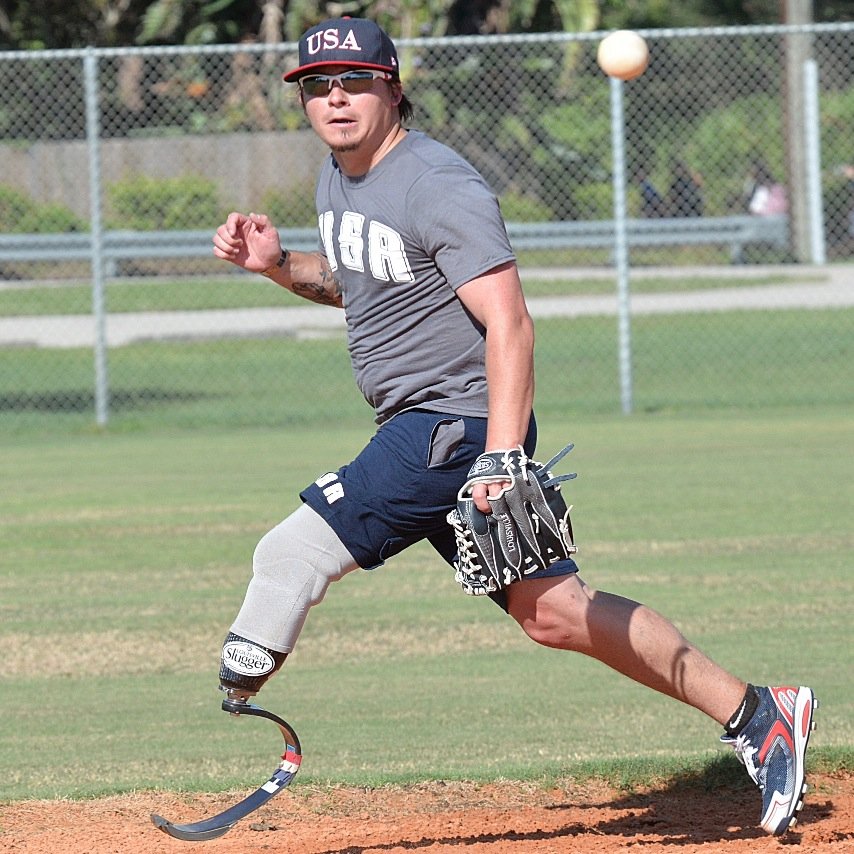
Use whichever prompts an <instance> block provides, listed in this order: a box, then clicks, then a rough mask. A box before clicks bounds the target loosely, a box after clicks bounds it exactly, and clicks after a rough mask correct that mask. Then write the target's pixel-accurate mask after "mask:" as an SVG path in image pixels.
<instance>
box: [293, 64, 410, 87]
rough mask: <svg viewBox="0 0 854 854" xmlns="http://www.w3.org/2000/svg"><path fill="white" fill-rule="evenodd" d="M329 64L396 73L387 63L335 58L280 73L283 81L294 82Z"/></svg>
mask: <svg viewBox="0 0 854 854" xmlns="http://www.w3.org/2000/svg"><path fill="white" fill-rule="evenodd" d="M330 65H346V66H347V67H348V68H374V69H376V70H377V71H387V72H388V73H389V74H394V75H396V74H397V69H396V68H391V67H389V66H388V65H379V64H378V63H376V62H336V61H335V60H331V61H330V60H328V59H327V60H324V61H323V62H312V63H310V64H308V65H301V66H300V67H299V68H294V69H293V71H287V72H285V73H284V74H283V75H282V80H284V81H285V83H295V82H296V81H297V80H299V79H300V77H305V76H306V75H307V74H311V72H312V71H316V70H317V69H319V68H327V67H328V66H330Z"/></svg>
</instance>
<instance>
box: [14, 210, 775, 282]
mask: <svg viewBox="0 0 854 854" xmlns="http://www.w3.org/2000/svg"><path fill="white" fill-rule="evenodd" d="M507 230H508V234H509V236H510V240H511V242H512V244H513V247H514V249H516V250H517V251H519V250H525V249H581V248H585V249H591V248H593V249H595V248H601V249H608V248H612V247H613V245H614V234H615V229H614V222H613V220H591V221H585V222H582V221H569V222H540V223H519V222H510V223H508V224H507ZM279 234H280V235H281V239H282V244H283V245H284V246H287V247H288V248H290V249H297V250H304V251H305V250H311V249H314V248H316V247H317V232H316V231H315V229H313V228H285V229H280V230H279ZM626 236H627V240H628V244H629V246H630V247H655V246H681V245H698V244H709V245H720V246H727V247H729V251H730V259H731V260H732V262H733V263H738V262H740V261H741V259H742V254H743V251H744V247H745V246H747V245H749V244H766V245H771V246H774V247H775V248H778V249H785V248H786V247H787V246H788V245H789V234H788V217H786V216H785V215H779V216H766V217H760V216H747V215H745V216H724V217H696V218H662V219H629V220H626ZM211 238H212V230H211V229H204V230H194V231H105V232H104V233H103V239H102V244H101V252H102V256H103V258H104V261H105V264H106V270H105V272H106V273H107V275H114V274H115V270H116V269H117V264H118V263H119V262H122V261H130V260H133V259H135V258H136V259H139V258H148V259H150V258H211V257H213V256H212V248H211V246H212V244H211ZM91 258H92V240H91V237H90V235H89V234H88V233H85V232H72V233H67V234H64V233H52V234H0V265H2V264H4V263H12V262H31V261H89V260H90V259H91Z"/></svg>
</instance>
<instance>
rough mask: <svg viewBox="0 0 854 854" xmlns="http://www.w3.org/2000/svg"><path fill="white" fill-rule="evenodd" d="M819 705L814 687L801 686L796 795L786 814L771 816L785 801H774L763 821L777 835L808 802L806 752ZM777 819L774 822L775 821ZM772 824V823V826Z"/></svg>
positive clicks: (797, 715) (796, 727) (796, 724)
mask: <svg viewBox="0 0 854 854" xmlns="http://www.w3.org/2000/svg"><path fill="white" fill-rule="evenodd" d="M817 708H818V700H817V699H816V697H815V695H814V694H813V692H812V690H811V689H810V688H804V687H801V688H798V695H797V697H796V699H795V710H794V716H793V721H794V725H793V727H792V729H793V733H792V735H793V751H792V752H793V755H794V760H795V762H794V765H795V767H794V777H795V781H794V787H793V794H792V798H791V799H790V800H789V801H788V803H789V804H790V805H792V806H791V807H790V808H789V809H787V810H786V811H785V813H784V815H783V817H782V818H776V817H774V818H773V819H772V818H771V816H772V814H773V813H774V812H775V811H777V812H779V809H780V807H782V806H783V803H778V804H772V806H771V807H770V808H769V810H767V811H766V815H767V818H766V819H765V821H763V822H762V827H763V828H764V829H765V830H766V831H768V833H770V834H772V835H773V836H782V835H783V834H784V833H785V832H786V831H787V830H789V829H791V828H792V827H794V826H795V825H796V824H797V821H798V813H800V811H801V810H802V809H803V806H804V795H805V794H806V793H807V789H808V788H809V786H808V785H807V782H806V753H807V746H808V744H809V740H810V735H811V734H812V733H813V731H814V730H815V721H814V720H813V715H814V712H815V710H816V709H817ZM772 822H773V823H772ZM769 825H770V826H769Z"/></svg>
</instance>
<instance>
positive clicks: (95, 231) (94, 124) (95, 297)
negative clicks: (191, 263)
mask: <svg viewBox="0 0 854 854" xmlns="http://www.w3.org/2000/svg"><path fill="white" fill-rule="evenodd" d="M83 81H84V86H85V96H86V149H87V152H88V159H89V233H90V236H91V241H92V242H91V255H90V262H91V268H92V319H93V322H94V324H95V352H94V356H95V421H96V422H97V423H98V424H99V425H105V424H106V423H107V420H108V418H109V408H110V404H109V400H110V392H109V381H108V377H107V320H106V308H105V297H104V232H103V223H102V221H101V139H100V122H99V120H98V117H99V106H98V57H97V53H96V51H95V48H92V47H89V48H87V50H86V54H85V56H84V58H83Z"/></svg>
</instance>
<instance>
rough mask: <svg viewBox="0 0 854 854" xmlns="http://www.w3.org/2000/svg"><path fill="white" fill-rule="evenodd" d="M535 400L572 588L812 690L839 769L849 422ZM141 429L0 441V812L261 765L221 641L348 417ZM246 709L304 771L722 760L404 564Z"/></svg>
mask: <svg viewBox="0 0 854 854" xmlns="http://www.w3.org/2000/svg"><path fill="white" fill-rule="evenodd" d="M544 335H547V333H544ZM841 335H842V332H841V331H840V336H841ZM152 346H153V345H152ZM245 346H249V345H248V344H247V345H245ZM129 349H132V348H129ZM188 350H193V348H188ZM139 352H140V351H137V353H139ZM146 352H148V351H146ZM119 355H120V358H123V359H130V358H131V357H132V355H133V354H131V353H127V352H125V353H122V354H119ZM5 357H6V356H5V354H4V358H5ZM544 370H548V367H547V366H546V367H544ZM659 381H660V382H664V378H660V379H659ZM289 382H290V380H289ZM549 388H550V387H549V386H548V385H546V386H543V385H542V384H541V398H542V399H543V407H542V414H541V440H540V448H541V451H542V453H543V455H547V454H548V453H549V452H550V451H551V450H552V449H556V448H557V447H558V446H559V445H560V444H561V443H563V442H564V441H573V442H575V444H576V450H575V451H574V452H573V453H572V454H571V455H570V457H569V458H568V464H569V465H570V466H571V468H572V470H576V471H578V472H579V477H578V479H577V480H576V481H573V483H572V484H571V486H570V488H569V493H568V497H569V500H570V501H571V502H572V503H573V504H574V505H575V507H576V509H575V511H574V513H573V518H574V523H575V527H576V535H577V539H578V541H579V543H580V546H581V554H580V564H581V566H582V571H583V575H584V577H585V579H586V580H587V581H588V583H590V584H591V585H593V586H595V587H599V588H602V589H606V590H611V591H613V592H619V593H622V594H624V595H627V596H630V597H635V598H639V599H642V600H643V601H645V602H646V603H647V604H649V605H651V606H653V607H655V608H657V609H658V610H661V611H663V612H664V613H666V614H667V615H668V616H670V617H671V618H672V619H673V620H674V622H676V624H677V625H678V626H679V627H680V628H682V629H683V630H684V631H685V632H686V634H688V635H689V636H690V637H691V638H692V639H693V640H695V641H696V642H697V643H698V644H699V645H700V646H701V647H703V648H704V649H706V650H707V651H708V652H709V653H710V654H711V655H712V656H713V657H714V658H716V659H717V660H719V661H720V662H721V663H723V664H725V665H726V666H728V667H729V668H730V669H732V670H734V671H736V672H738V673H739V674H742V675H743V676H744V677H745V678H748V679H750V680H751V681H754V682H757V683H760V684H762V683H767V682H769V681H770V682H774V681H786V682H789V681H791V682H806V683H809V684H810V685H812V686H814V688H815V690H816V692H817V694H818V696H819V697H820V699H821V702H822V706H821V709H820V715H819V718H818V721H819V727H820V728H819V729H818V731H817V732H816V734H815V737H814V742H813V744H814V746H815V757H816V759H815V760H814V761H817V762H821V763H824V764H825V765H833V766H838V765H845V766H847V767H852V765H854V679H852V666H851V649H852V642H853V641H854V631H852V619H851V618H852V608H851V603H852V592H854V591H852V587H854V581H852V571H851V561H850V556H851V553H852V551H851V549H852V545H854V530H852V522H851V518H852V512H851V510H852V506H854V505H852V498H854V494H853V493H854V490H853V489H852V483H854V454H852V435H854V434H853V433H852V426H854V423H853V422H854V419H852V410H851V408H850V406H848V405H847V404H845V405H839V404H836V405H834V404H830V403H827V402H825V403H823V404H822V403H819V404H816V405H809V406H800V407H798V406H794V405H793V406H789V407H782V406H777V407H765V408H763V407H751V406H749V405H746V406H741V407H728V408H726V407H724V408H720V409H718V410H702V409H698V410H696V411H681V412H670V411H666V410H664V409H661V408H659V409H655V410H654V411H653V410H652V409H650V411H649V412H643V411H641V412H639V413H638V414H637V415H635V416H632V417H631V418H625V417H622V416H619V415H614V414H607V413H599V414H594V415H578V414H575V412H571V413H569V414H567V412H566V411H564V412H563V413H561V410H560V405H559V402H558V400H556V399H555V398H554V397H553V395H554V394H555V391H554V389H553V386H552V387H551V389H552V390H551V392H550V391H549ZM283 393H284V392H283ZM550 393H551V395H552V397H550V396H549V394H550ZM815 393H816V394H818V392H815ZM804 394H806V383H805V385H804ZM182 405H183V404H181V403H180V402H176V403H173V404H172V408H173V409H180V407H181V406H182ZM159 411H160V413H161V424H160V425H159V426H156V425H154V424H153V423H147V424H146V423H143V422H141V421H137V422H134V424H133V429H118V430H111V431H109V432H103V433H102V432H97V431H94V430H91V429H88V428H83V429H78V428H76V427H74V423H73V422H67V421H63V420H62V419H60V420H59V423H61V424H63V425H64V428H63V429H61V430H53V431H50V430H48V429H46V427H45V424H46V421H45V420H44V419H49V418H50V417H51V416H50V415H49V414H46V413H37V414H36V415H34V416H33V418H34V419H35V420H34V421H33V425H34V426H35V428H36V429H33V430H24V429H20V424H19V425H18V428H17V429H13V430H9V431H6V432H0V482H2V489H0V539H2V542H3V549H2V552H0V591H2V593H1V594H0V644H2V649H3V657H2V660H3V667H2V668H0V679H1V680H2V685H0V690H2V697H3V699H2V711H3V713H2V716H1V717H0V767H2V769H3V774H2V783H0V799H20V798H30V797H57V796H62V797H64V796H71V797H82V796H90V795H97V794H101V793H109V792H118V791H127V790H131V789H143V788H152V787H154V788H179V789H196V790H222V789H226V788H229V787H232V786H249V785H257V784H258V783H259V782H260V781H261V780H262V779H263V777H264V775H265V774H267V773H269V771H270V770H271V768H272V766H273V764H275V756H276V751H277V750H280V738H279V736H278V734H277V731H276V730H275V728H274V727H272V726H271V725H269V724H265V723H262V722H257V721H247V720H233V719H231V718H229V717H228V716H226V715H225V714H224V713H223V712H221V711H220V710H219V703H220V699H221V695H220V694H219V692H218V691H217V690H216V682H217V679H216V671H217V666H218V656H219V646H220V643H221V640H222V637H223V636H224V634H225V632H226V630H227V628H228V625H229V623H230V621H231V619H232V618H233V616H234V614H235V612H236V609H237V607H238V606H239V604H240V601H241V599H242V595H243V591H244V589H245V585H246V581H247V578H248V574H249V571H250V562H251V555H252V550H253V548H254V545H255V543H256V542H257V540H258V538H259V537H260V536H261V535H262V534H263V533H264V532H265V531H266V530H267V529H268V528H269V527H270V526H272V525H273V524H275V523H276V522H277V521H278V520H279V519H280V518H281V517H282V516H284V515H285V514H287V513H288V512H289V511H290V510H291V509H292V508H293V507H294V506H295V503H296V501H297V500H298V499H297V498H296V493H297V491H298V490H299V489H300V488H301V487H302V486H303V485H304V484H305V483H307V482H309V481H310V480H312V479H313V478H314V477H316V476H317V475H318V474H319V473H321V472H323V471H325V470H326V468H327V467H331V466H334V465H337V464H339V463H340V462H342V461H345V460H346V459H349V458H350V457H351V456H352V455H353V454H355V453H356V452H357V451H358V449H359V448H360V447H361V445H362V443H363V442H364V441H365V440H366V438H367V437H368V436H369V435H370V432H371V425H370V418H369V416H368V415H365V417H364V419H363V421H362V423H361V425H360V426H355V421H356V420H357V419H356V418H355V417H350V416H348V417H346V418H343V419H342V421H341V423H337V422H335V420H334V419H330V418H328V417H327V420H326V422H325V423H323V424H322V427H321V426H320V424H321V422H319V421H315V422H314V423H311V422H310V421H309V420H307V421H306V423H295V424H294V423H291V424H283V425H281V426H277V427H256V428H248V427H246V426H241V425H228V424H227V423H226V424H221V425H219V426H216V427H201V426H196V427H194V428H193V429H183V427H182V424H181V418H178V420H177V421H176V422H174V423H170V422H169V412H170V407H169V406H168V405H166V404H164V405H161V407H160V408H159ZM354 412H355V409H354ZM53 417H54V418H57V416H55V415H54V416H53ZM82 417H83V416H82V415H81V418H82ZM259 701H261V702H262V705H265V706H266V707H268V708H270V709H271V710H274V711H276V712H278V713H279V714H282V715H283V716H284V717H286V718H287V719H288V720H289V721H290V722H291V723H292V724H293V725H294V727H295V728H296V729H297V731H298V733H299V735H300V737H301V739H302V741H303V747H304V751H305V757H306V758H305V762H304V765H303V771H302V772H301V774H300V779H301V780H305V781H316V782H317V781H327V780H329V781H335V782H341V783H353V784H370V783H380V782H384V781H405V780H415V779H425V778H426V779H431V778H470V779H490V778H496V777H516V778H525V779H533V780H536V779H541V778H548V777H550V776H554V775H560V774H571V773H574V772H575V771H578V770H580V769H581V770H584V772H585V773H604V772H605V771H606V770H607V771H608V773H617V774H626V773H630V769H636V768H641V769H642V770H641V772H640V773H643V774H651V773H669V772H674V773H675V772H676V771H678V770H679V769H681V768H684V767H686V765H690V764H691V763H700V764H702V763H708V762H713V761H714V760H715V758H716V757H720V756H721V754H722V752H723V750H724V749H723V748H721V747H720V746H718V745H717V744H716V739H717V736H718V735H719V731H718V727H717V726H716V725H715V724H714V723H712V722H710V721H708V720H706V719H705V718H703V717H702V716H701V715H700V714H699V713H697V712H694V711H692V710H690V709H687V708H683V707H681V706H680V705H679V704H677V703H675V702H674V701H672V700H668V699H664V698H661V697H658V696H656V695H653V694H651V693H650V692H648V691H646V690H644V689H641V688H638V687H636V686H634V685H632V684H631V683H629V682H627V681H626V680H625V679H622V678H621V677H618V676H616V675H614V674H612V673H610V672H609V671H607V670H606V669H605V668H603V667H602V666H601V665H599V664H597V663H595V662H592V661H589V660H585V659H584V658H581V657H579V656H574V655H571V654H568V653H561V652H556V651H553V650H546V649H542V648H538V647H536V646H535V645H534V644H533V643H532V642H530V641H528V640H526V639H525V638H524V637H523V636H522V634H521V632H520V630H519V629H517V628H516V627H515V626H514V625H513V624H512V623H511V622H510V621H509V620H508V619H507V618H506V617H505V616H504V615H503V614H502V613H501V612H500V611H499V610H498V609H497V608H495V607H494V606H493V605H491V603H489V602H485V601H482V600H475V599H471V598H469V597H466V596H464V595H463V594H462V593H461V592H460V591H459V590H458V588H457V587H456V585H455V584H454V582H453V579H452V572H451V571H450V569H448V568H447V567H445V566H444V565H442V564H441V563H440V562H439V561H438V560H437V559H436V558H434V557H433V556H432V554H431V552H430V551H429V549H426V548H420V547H418V548H415V549H412V550H411V551H410V552H408V553H405V554H404V555H402V556H400V557H398V558H396V559H395V560H394V561H393V562H391V563H389V564H388V565H387V566H386V567H384V568H382V569H380V570H377V571H374V572H370V573H367V572H360V573H356V574H354V575H351V576H349V577H348V578H347V579H345V580H344V581H343V582H341V583H340V584H338V585H335V586H333V588H332V589H331V591H330V593H329V595H328V596H327V599H326V601H325V602H324V603H323V604H322V605H321V606H319V607H318V608H316V609H315V610H314V611H313V613H312V615H311V617H310V619H309V622H308V625H307V627H306V629H305V632H304V634H303V636H302V638H301V642H300V646H299V647H298V649H297V651H296V652H295V653H294V655H293V656H292V657H291V659H290V660H289V661H288V663H287V664H286V666H285V670H284V671H283V672H282V673H281V674H280V675H279V676H277V677H276V678H275V679H274V680H273V681H272V682H271V683H270V684H269V685H268V686H267V688H265V690H264V692H263V694H262V697H261V698H260V699H259ZM727 754H728V751H727ZM614 769H616V771H615V770H614ZM631 773H637V772H631Z"/></svg>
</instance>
